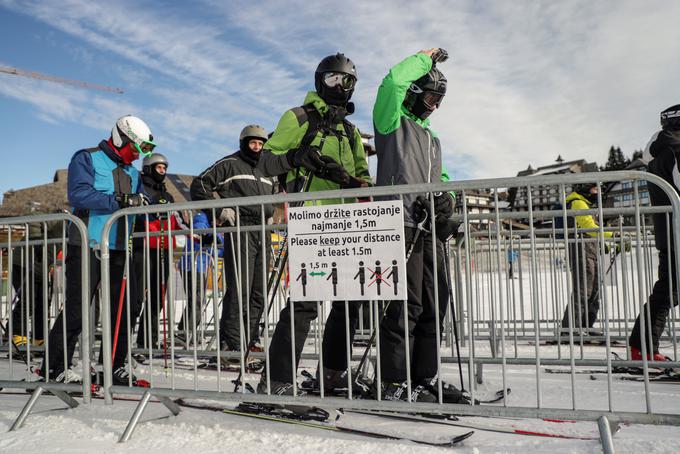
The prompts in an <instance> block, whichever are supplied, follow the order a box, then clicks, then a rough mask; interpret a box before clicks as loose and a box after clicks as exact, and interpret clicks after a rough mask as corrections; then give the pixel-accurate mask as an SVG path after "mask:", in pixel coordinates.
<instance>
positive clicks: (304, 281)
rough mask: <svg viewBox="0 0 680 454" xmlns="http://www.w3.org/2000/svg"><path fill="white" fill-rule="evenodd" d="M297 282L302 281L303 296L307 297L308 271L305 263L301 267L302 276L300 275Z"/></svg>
mask: <svg viewBox="0 0 680 454" xmlns="http://www.w3.org/2000/svg"><path fill="white" fill-rule="evenodd" d="M295 280H296V281H300V283H301V284H302V296H307V269H306V268H305V264H304V263H303V264H301V265H300V274H298V276H297V277H296V278H295Z"/></svg>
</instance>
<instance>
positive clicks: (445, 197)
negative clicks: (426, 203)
mask: <svg viewBox="0 0 680 454" xmlns="http://www.w3.org/2000/svg"><path fill="white" fill-rule="evenodd" d="M434 214H435V217H436V218H437V220H438V221H440V220H444V219H448V218H450V217H451V215H452V214H453V197H452V196H451V194H450V193H448V192H442V193H440V194H439V195H436V196H435V197H434Z"/></svg>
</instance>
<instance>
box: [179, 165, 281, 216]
mask: <svg viewBox="0 0 680 454" xmlns="http://www.w3.org/2000/svg"><path fill="white" fill-rule="evenodd" d="M213 192H216V193H217V195H218V196H219V197H220V198H222V199H228V198H232V197H250V196H257V195H271V194H274V193H276V192H277V187H276V183H275V181H274V179H272V178H268V177H265V176H264V174H263V173H262V171H261V170H260V169H259V168H257V162H255V161H253V160H252V159H249V157H248V156H244V155H243V152H242V151H237V152H235V153H233V154H231V155H229V156H227V157H225V158H223V159H220V160H219V161H217V162H216V163H215V164H213V165H212V166H210V167H209V168H208V169H206V170H205V171H204V172H203V173H201V174H200V175H199V176H197V177H196V178H194V181H193V182H192V183H191V200H211V199H213V198H214V197H213ZM273 214H274V207H273V206H272V205H271V204H266V205H265V206H264V217H265V219H268V218H270V217H272V215H273ZM239 216H240V222H241V224H244V225H249V224H250V225H253V224H259V223H260V219H261V213H260V206H259V205H256V206H241V207H240V208H239ZM211 217H212V215H210V214H209V215H208V219H210V218H211Z"/></svg>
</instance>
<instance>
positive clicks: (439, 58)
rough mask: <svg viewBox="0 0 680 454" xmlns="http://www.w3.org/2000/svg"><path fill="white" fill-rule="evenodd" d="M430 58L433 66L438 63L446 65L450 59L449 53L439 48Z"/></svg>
mask: <svg viewBox="0 0 680 454" xmlns="http://www.w3.org/2000/svg"><path fill="white" fill-rule="evenodd" d="M430 58H432V64H433V65H435V64H437V63H444V62H445V61H446V60H448V59H449V53H448V52H446V50H444V49H442V48H439V49H437V50H436V51H435V52H434V53H433V54H432V55H431V56H430Z"/></svg>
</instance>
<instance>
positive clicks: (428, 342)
mask: <svg viewBox="0 0 680 454" xmlns="http://www.w3.org/2000/svg"><path fill="white" fill-rule="evenodd" d="M447 58H448V54H447V53H446V51H445V50H443V49H438V48H434V49H430V50H423V51H420V52H418V53H417V54H415V55H412V56H410V57H408V58H406V59H405V60H403V61H402V62H400V63H398V64H397V65H395V66H394V67H392V68H391V69H390V71H389V73H388V74H387V76H385V78H384V79H383V81H382V84H381V85H380V88H379V89H378V96H377V98H376V101H375V106H374V108H373V125H374V128H375V145H376V152H377V155H378V168H377V178H376V185H378V186H389V185H397V184H419V183H436V182H439V181H448V180H449V178H448V175H447V173H446V170H445V169H444V167H443V165H442V153H441V144H440V142H439V139H438V138H437V135H436V133H434V131H432V130H431V129H430V120H429V116H430V115H431V114H432V113H433V112H434V111H435V110H436V109H437V108H438V107H439V105H440V104H441V102H442V99H443V98H444V95H445V94H446V78H445V77H444V75H443V74H442V73H441V71H439V69H437V67H436V63H438V62H443V61H445V60H446V59H447ZM394 198H396V197H394ZM430 199H431V200H430ZM403 201H404V223H405V233H406V243H407V244H409V243H410V242H412V241H415V243H414V247H413V252H412V253H411V255H410V257H409V259H408V263H407V265H406V268H407V272H406V275H407V287H408V303H407V311H408V332H409V338H410V342H409V356H410V369H411V380H412V388H411V399H412V400H413V401H421V402H435V401H437V397H436V392H437V389H436V380H435V378H436V377H437V374H438V372H439V371H438V364H437V349H438V348H439V339H437V336H436V317H437V302H436V301H435V297H434V287H435V285H437V286H438V296H439V297H438V300H439V314H438V315H439V317H440V321H441V320H442V319H443V317H444V315H445V313H446V307H447V303H448V287H447V282H446V278H445V276H446V268H445V266H444V244H443V242H442V241H440V240H438V239H437V238H435V237H434V236H433V235H432V234H431V233H430V232H421V233H420V234H419V235H416V231H417V225H418V223H419V222H420V221H422V220H423V216H427V215H429V213H430V203H434V211H435V217H436V219H435V220H434V223H431V222H429V221H430V220H428V222H426V226H427V227H428V229H430V230H431V227H432V225H431V224H435V225H436V226H437V227H441V226H443V225H444V224H446V223H445V222H444V221H446V220H447V219H448V218H449V217H451V215H452V214H453V209H454V195H453V194H451V193H448V192H445V193H439V194H405V195H404V196H403ZM438 236H439V235H438ZM432 242H435V246H436V250H437V252H436V257H433V254H432ZM435 261H436V267H437V276H438V279H437V282H434V266H435V265H434V264H435ZM403 311H404V305H403V304H398V303H392V304H390V305H389V306H388V308H387V312H386V314H385V317H384V319H383V322H382V323H381V325H380V364H381V369H382V383H381V384H380V386H382V396H383V398H384V399H387V400H406V399H407V396H406V394H407V393H406V391H407V389H408V386H407V383H406V379H407V371H406V339H405V336H404V328H405V327H404V314H403ZM442 398H443V400H444V401H445V402H462V401H465V398H464V397H463V395H462V394H461V392H460V391H459V390H458V389H456V388H454V387H453V386H450V385H446V386H444V387H443V396H442Z"/></svg>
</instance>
